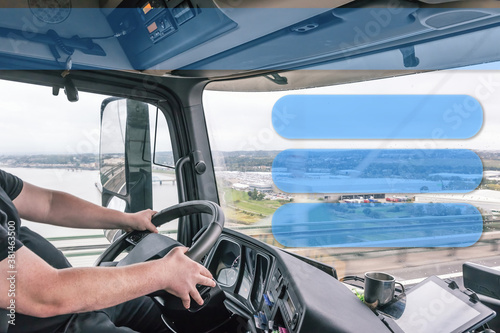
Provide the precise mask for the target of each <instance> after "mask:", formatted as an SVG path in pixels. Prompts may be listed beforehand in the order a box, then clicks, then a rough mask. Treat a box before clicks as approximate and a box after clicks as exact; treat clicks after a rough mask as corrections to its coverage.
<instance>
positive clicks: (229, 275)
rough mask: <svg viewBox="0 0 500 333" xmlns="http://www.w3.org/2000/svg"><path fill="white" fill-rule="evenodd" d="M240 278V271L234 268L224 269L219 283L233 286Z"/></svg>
mask: <svg viewBox="0 0 500 333" xmlns="http://www.w3.org/2000/svg"><path fill="white" fill-rule="evenodd" d="M237 277H238V270H237V269H234V268H223V269H221V270H220V272H219V275H218V276H217V282H219V283H220V284H223V285H225V286H228V287H230V286H232V285H233V284H235V283H236V278H237Z"/></svg>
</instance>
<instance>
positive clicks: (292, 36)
mask: <svg viewBox="0 0 500 333" xmlns="http://www.w3.org/2000/svg"><path fill="white" fill-rule="evenodd" d="M486 2H487V3H490V2H489V1H486ZM391 3H395V2H394V1H392V2H391V1H360V2H356V3H355V4H357V5H358V6H357V7H355V6H350V7H341V8H336V9H332V10H329V11H325V12H323V13H321V14H319V15H316V16H315V17H312V18H310V19H306V20H303V21H302V22H298V23H296V24H294V25H291V26H289V27H286V28H284V29H281V30H279V31H276V32H274V33H272V34H269V35H267V36H264V37H262V38H260V39H258V40H254V41H251V42H248V43H246V44H244V45H242V46H239V47H235V48H233V49H231V50H228V51H226V52H223V53H221V54H219V55H216V56H214V57H211V58H208V59H205V60H202V61H199V62H197V63H193V64H191V65H188V66H185V67H184V68H183V69H184V70H199V71H204V75H209V74H208V73H207V71H210V70H213V71H218V70H235V69H239V70H242V71H243V70H262V69H278V70H280V69H283V70H285V69H290V68H300V67H304V66H311V65H318V64H321V63H331V62H336V61H342V60H343V61H345V60H349V59H353V58H355V57H357V56H359V55H366V54H370V53H373V52H380V51H385V50H390V49H396V50H398V49H399V51H400V56H399V59H400V61H398V62H397V63H396V62H386V63H382V64H376V68H378V69H408V68H417V67H418V66H419V64H420V60H419V59H418V54H416V53H415V49H414V45H415V44H419V43H424V42H428V41H433V40H440V39H442V38H445V37H446V38H448V37H451V36H455V35H462V34H465V33H470V32H474V31H478V30H483V29H484V30H485V31H486V30H487V28H492V27H496V26H500V8H498V6H500V3H499V2H496V4H497V8H489V7H487V8H433V7H432V6H428V5H426V6H424V7H423V8H422V7H420V6H418V4H416V3H414V2H403V1H399V2H397V6H391ZM476 3H477V4H479V2H476ZM481 3H484V2H483V1H481ZM469 4H470V3H469ZM496 36H497V37H498V34H496ZM462 42H464V40H462ZM491 47H493V46H492V45H490V48H491ZM436 51H437V50H436ZM448 51H449V50H444V53H445V54H446V53H447V52H448ZM482 60H486V61H493V60H500V59H498V57H496V56H495V57H493V58H489V59H482ZM398 64H400V65H398ZM426 65H427V66H429V67H427V68H421V69H439V68H443V67H439V66H438V67H434V66H433V65H432V63H428V62H427V63H426ZM398 66H399V67H398ZM365 67H366V66H365ZM365 67H363V68H359V69H365ZM374 68H375V67H372V69H374ZM353 69H356V68H353ZM176 74H179V75H182V71H179V72H176Z"/></svg>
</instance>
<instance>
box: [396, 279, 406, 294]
mask: <svg viewBox="0 0 500 333" xmlns="http://www.w3.org/2000/svg"><path fill="white" fill-rule="evenodd" d="M394 283H395V284H399V285H400V286H401V294H404V293H405V286H403V284H402V283H401V282H394Z"/></svg>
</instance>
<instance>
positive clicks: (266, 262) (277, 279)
mask: <svg viewBox="0 0 500 333" xmlns="http://www.w3.org/2000/svg"><path fill="white" fill-rule="evenodd" d="M205 265H206V266H207V267H208V269H209V270H210V272H211V273H212V274H213V276H214V278H215V279H216V280H217V282H218V284H219V286H220V287H221V288H222V290H223V291H224V294H225V296H226V301H225V304H226V308H227V309H228V310H229V311H230V312H232V313H234V314H235V315H238V316H239V317H241V318H244V319H245V320H246V321H247V323H248V328H247V330H248V331H251V332H279V333H286V332H290V333H295V332H346V331H360V332H364V331H377V332H384V331H387V327H386V326H385V325H384V324H383V323H382V321H381V320H380V319H379V318H378V317H377V316H376V315H374V314H373V313H372V312H371V311H370V310H369V309H368V308H367V307H366V306H365V305H364V304H363V303H362V302H360V301H359V300H358V298H357V297H356V296H355V295H354V294H353V293H352V292H351V291H350V290H349V289H348V288H346V287H345V286H344V285H343V284H342V283H340V282H339V281H338V280H337V279H336V274H335V270H334V269H331V268H330V274H327V273H326V272H325V271H328V270H327V269H326V266H325V267H321V266H320V265H322V264H320V263H316V266H317V267H315V266H314V265H311V263H307V262H304V261H303V260H301V259H299V258H297V257H295V256H294V255H293V254H291V253H288V252H285V251H282V250H280V249H278V248H275V247H273V246H269V245H266V244H263V243H261V242H257V241H255V240H253V239H252V238H250V237H248V236H245V235H242V234H239V233H237V232H234V231H231V230H227V229H225V230H224V232H223V234H222V235H221V237H220V238H219V240H218V241H217V243H216V245H215V246H214V248H213V249H212V251H211V252H210V253H209V255H208V256H207V259H206V260H205ZM318 267H319V268H318ZM377 327H378V329H377Z"/></svg>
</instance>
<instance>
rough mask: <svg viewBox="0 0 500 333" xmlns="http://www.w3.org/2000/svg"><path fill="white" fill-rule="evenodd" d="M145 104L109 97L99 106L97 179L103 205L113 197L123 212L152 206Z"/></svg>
mask: <svg viewBox="0 0 500 333" xmlns="http://www.w3.org/2000/svg"><path fill="white" fill-rule="evenodd" d="M149 130H150V129H149V111H148V105H147V104H146V103H143V102H138V101H134V100H129V99H119V98H108V99H106V100H104V101H103V103H102V105H101V138H100V153H99V164H100V176H101V184H102V189H103V191H102V205H103V206H105V207H108V206H109V204H110V202H111V201H112V199H113V198H115V197H116V198H119V199H122V200H124V201H125V202H126V208H125V211H127V212H137V211H140V210H143V209H146V208H152V206H153V188H152V166H151V144H150V134H149Z"/></svg>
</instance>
